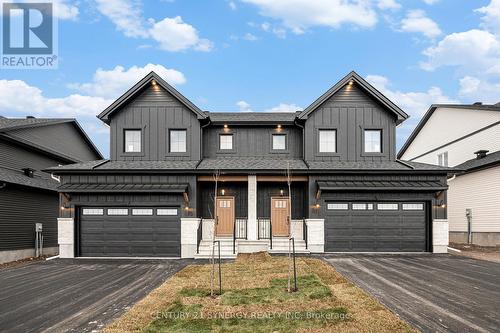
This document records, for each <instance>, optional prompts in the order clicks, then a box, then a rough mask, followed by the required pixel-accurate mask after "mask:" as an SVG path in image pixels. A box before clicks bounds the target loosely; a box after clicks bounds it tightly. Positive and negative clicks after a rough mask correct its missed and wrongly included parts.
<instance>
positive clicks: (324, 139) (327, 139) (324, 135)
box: [318, 129, 337, 153]
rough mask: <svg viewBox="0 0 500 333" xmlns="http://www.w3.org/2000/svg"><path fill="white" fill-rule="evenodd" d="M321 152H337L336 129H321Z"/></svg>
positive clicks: (319, 139)
mask: <svg viewBox="0 0 500 333" xmlns="http://www.w3.org/2000/svg"><path fill="white" fill-rule="evenodd" d="M318 141H319V152H320V153H335V152H337V131H336V130H334V129H325V130H319V138H318Z"/></svg>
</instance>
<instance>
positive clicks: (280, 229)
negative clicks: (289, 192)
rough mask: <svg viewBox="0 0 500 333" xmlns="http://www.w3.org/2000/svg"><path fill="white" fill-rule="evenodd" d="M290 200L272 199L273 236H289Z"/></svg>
mask: <svg viewBox="0 0 500 333" xmlns="http://www.w3.org/2000/svg"><path fill="white" fill-rule="evenodd" d="M289 212H290V200H289V199H288V198H271V223H272V225H273V236H289V234H290V228H289V225H288V214H289Z"/></svg>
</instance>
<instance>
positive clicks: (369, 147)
mask: <svg viewBox="0 0 500 333" xmlns="http://www.w3.org/2000/svg"><path fill="white" fill-rule="evenodd" d="M364 141H365V153H381V152H382V130H379V129H369V130H368V129H367V130H365V140H364Z"/></svg>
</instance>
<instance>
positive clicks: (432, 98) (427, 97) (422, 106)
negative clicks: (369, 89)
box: [366, 75, 458, 142]
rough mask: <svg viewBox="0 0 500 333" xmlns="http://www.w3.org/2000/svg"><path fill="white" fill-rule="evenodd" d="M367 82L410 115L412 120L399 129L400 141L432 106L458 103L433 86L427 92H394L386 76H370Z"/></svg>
mask: <svg viewBox="0 0 500 333" xmlns="http://www.w3.org/2000/svg"><path fill="white" fill-rule="evenodd" d="M366 80H367V81H368V82H370V83H371V84H372V85H373V86H374V87H375V88H377V89H378V90H380V91H381V92H382V93H383V94H384V95H385V96H386V97H387V98H389V99H390V100H391V101H393V102H394V103H396V105H397V106H399V107H400V108H401V109H402V110H403V111H405V112H406V113H408V114H409V115H410V119H408V120H407V121H405V122H404V123H403V124H402V125H401V126H400V127H399V128H398V132H399V135H401V137H400V138H399V139H401V138H404V139H406V137H407V136H408V135H409V134H410V133H411V130H412V129H413V128H414V127H415V126H416V125H417V123H418V121H419V120H420V118H422V115H423V114H424V113H425V111H427V109H428V108H429V106H430V105H431V104H436V103H442V104H447V103H450V104H453V103H458V101H457V100H455V99H453V98H450V97H448V96H446V95H445V94H443V91H442V90H441V89H440V88H439V87H435V86H433V87H430V88H429V89H427V91H417V92H412V91H410V92H403V91H400V90H392V89H391V88H390V86H391V85H390V82H389V79H387V78H386V77H385V76H380V75H368V76H367V77H366ZM403 142H404V141H403Z"/></svg>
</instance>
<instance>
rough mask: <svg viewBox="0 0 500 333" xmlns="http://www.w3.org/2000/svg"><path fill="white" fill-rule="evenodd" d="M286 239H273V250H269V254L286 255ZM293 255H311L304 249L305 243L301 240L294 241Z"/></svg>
mask: <svg viewBox="0 0 500 333" xmlns="http://www.w3.org/2000/svg"><path fill="white" fill-rule="evenodd" d="M288 249H289V247H288V239H286V238H274V239H273V248H272V249H271V248H269V253H288ZM295 253H311V252H310V251H309V250H308V249H307V248H306V242H305V241H304V240H303V239H296V240H295Z"/></svg>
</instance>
